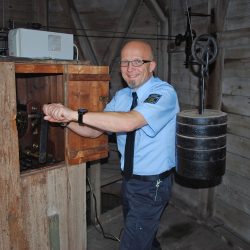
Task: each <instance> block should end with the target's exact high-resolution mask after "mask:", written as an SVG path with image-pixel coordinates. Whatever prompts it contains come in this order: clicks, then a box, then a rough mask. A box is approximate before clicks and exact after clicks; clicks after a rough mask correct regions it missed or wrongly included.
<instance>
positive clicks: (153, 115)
mask: <svg viewBox="0 0 250 250" xmlns="http://www.w3.org/2000/svg"><path fill="white" fill-rule="evenodd" d="M132 91H134V90H132V89H130V88H129V87H127V88H124V89H122V90H119V91H118V92H117V93H116V94H115V96H114V97H113V98H112V100H111V101H110V102H109V103H108V104H107V106H106V108H105V110H104V111H105V112H109V111H115V112H128V111H129V110H130V107H131V103H132ZM136 93H137V96H138V104H137V106H136V107H135V108H134V110H136V111H137V112H139V113H140V114H141V115H142V116H143V117H144V119H145V120H146V121H147V124H146V125H145V126H143V127H141V128H139V129H137V130H136V135H135V148H134V170H133V173H134V174H137V175H155V174H160V173H162V172H164V171H166V170H169V169H171V168H172V167H175V160H176V159H175V158H176V155H175V137H176V136H175V134H176V132H175V130H176V114H177V113H178V112H179V105H178V99H177V95H176V92H175V90H174V88H173V87H172V86H171V85H170V84H168V83H166V82H164V81H162V80H160V79H159V78H157V77H151V78H150V79H149V80H148V81H147V82H146V83H144V84H143V85H142V86H140V87H139V88H138V89H136ZM125 142H126V132H119V133H117V145H118V150H119V152H120V154H121V169H122V170H123V167H124V151H125Z"/></svg>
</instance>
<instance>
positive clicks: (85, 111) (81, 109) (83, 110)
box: [78, 108, 88, 114]
mask: <svg viewBox="0 0 250 250" xmlns="http://www.w3.org/2000/svg"><path fill="white" fill-rule="evenodd" d="M87 112H88V110H87V109H83V108H80V109H78V113H81V114H85V113H87Z"/></svg>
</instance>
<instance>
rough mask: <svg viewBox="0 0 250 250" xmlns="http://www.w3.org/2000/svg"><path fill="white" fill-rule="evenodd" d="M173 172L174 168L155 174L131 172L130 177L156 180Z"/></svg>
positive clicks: (141, 179)
mask: <svg viewBox="0 0 250 250" xmlns="http://www.w3.org/2000/svg"><path fill="white" fill-rule="evenodd" d="M173 172H174V168H171V169H170V170H167V171H165V172H163V173H161V174H156V175H137V174H133V175H132V176H131V177H130V179H136V180H140V181H156V180H159V179H160V180H163V179H165V178H167V177H168V176H169V175H170V174H172V173H173ZM121 173H122V176H123V174H124V173H123V171H122V172H121Z"/></svg>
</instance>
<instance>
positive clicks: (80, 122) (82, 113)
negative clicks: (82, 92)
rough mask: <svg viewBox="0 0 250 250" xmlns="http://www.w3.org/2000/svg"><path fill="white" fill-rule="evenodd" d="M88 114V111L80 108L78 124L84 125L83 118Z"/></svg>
mask: <svg viewBox="0 0 250 250" xmlns="http://www.w3.org/2000/svg"><path fill="white" fill-rule="evenodd" d="M87 112H88V110H87V109H84V108H79V109H78V124H79V125H83V122H82V117H83V115H84V114H86V113H87Z"/></svg>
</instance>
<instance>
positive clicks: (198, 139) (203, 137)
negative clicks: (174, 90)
mask: <svg viewBox="0 0 250 250" xmlns="http://www.w3.org/2000/svg"><path fill="white" fill-rule="evenodd" d="M226 132H227V114H226V113H224V112H221V111H219V110H209V109H205V110H204V112H203V114H199V112H198V110H184V111H182V112H180V113H179V114H178V115H177V129H176V140H177V166H176V172H177V174H178V175H179V176H182V177H185V178H188V179H190V180H193V181H196V180H203V181H211V180H216V181H218V180H220V179H221V177H222V176H223V174H224V173H225V163H226Z"/></svg>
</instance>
